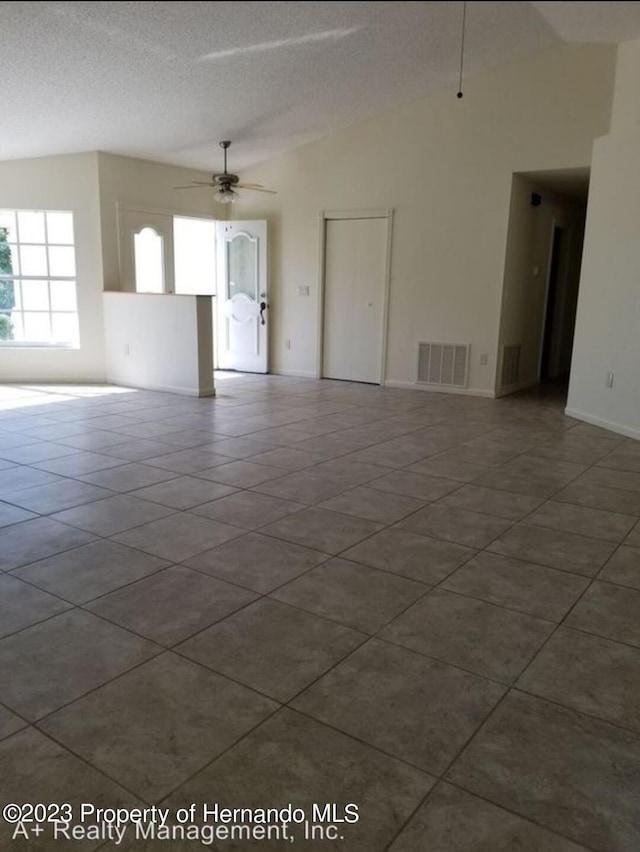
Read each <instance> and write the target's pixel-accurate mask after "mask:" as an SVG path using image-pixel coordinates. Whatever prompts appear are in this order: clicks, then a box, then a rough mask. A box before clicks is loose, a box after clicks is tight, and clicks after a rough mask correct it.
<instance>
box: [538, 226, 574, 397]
mask: <svg viewBox="0 0 640 852" xmlns="http://www.w3.org/2000/svg"><path fill="white" fill-rule="evenodd" d="M556 228H559V229H560V230H561V231H562V242H561V244H560V257H559V258H558V270H557V271H558V275H557V278H556V293H555V298H556V306H557V307H558V313H557V315H556V317H555V321H556V323H557V322H558V321H559V322H560V323H562V321H563V320H564V314H565V302H566V298H567V276H568V274H569V259H570V257H571V253H570V252H571V246H572V242H573V225H572V224H570V225H567V224H566V223H565V221H564V220H563V219H558V218H557V217H556V216H554V217H553V219H552V220H551V229H550V232H549V233H550V239H549V252H548V255H547V275H546V280H545V293H544V305H543V308H542V322H541V326H540V346H539V349H538V370H537V384H540V383H541V381H542V359H543V355H544V343H545V335H546V330H547V311H548V309H549V291H550V287H551V272H552V269H551V262H552V259H553V248H554V244H555V232H556ZM558 291H560V293H561V297H562V298H561V300H560V302H559V303H558ZM551 331H552V332H553V329H552V330H551ZM551 348H552V350H553V340H552V341H551Z"/></svg>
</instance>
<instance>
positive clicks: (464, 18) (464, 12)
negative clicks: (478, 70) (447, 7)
mask: <svg viewBox="0 0 640 852" xmlns="http://www.w3.org/2000/svg"><path fill="white" fill-rule="evenodd" d="M466 28H467V3H466V0H465V2H463V4H462V33H461V38H460V78H459V80H458V94H457V95H456V97H458V98H461V97H462V69H463V68H464V37H465V31H466Z"/></svg>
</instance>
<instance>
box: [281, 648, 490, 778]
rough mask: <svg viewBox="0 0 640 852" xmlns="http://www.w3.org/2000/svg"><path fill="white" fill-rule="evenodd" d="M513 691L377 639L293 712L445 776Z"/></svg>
mask: <svg viewBox="0 0 640 852" xmlns="http://www.w3.org/2000/svg"><path fill="white" fill-rule="evenodd" d="M505 691H506V690H505V687H503V686H501V685H499V684H497V683H492V682H490V681H488V680H486V679H485V678H480V677H476V676H475V675H472V674H467V673H466V672H463V671H460V670H459V669H454V668H452V667H450V666H446V665H443V664H442V663H438V662H435V661H433V660H429V659H427V658H426V657H422V656H420V655H419V654H415V653H413V652H411V651H406V650H405V649H403V648H397V647H394V646H392V645H388V644H386V643H385V642H380V641H378V640H375V639H373V640H371V641H369V642H368V643H367V644H366V645H364V646H363V647H362V648H360V649H358V650H357V651H355V652H354V653H353V654H351V655H350V656H349V657H348V658H347V659H346V660H344V661H343V662H342V663H340V664H339V665H337V666H336V667H335V668H333V669H332V670H331V671H330V672H329V673H328V674H327V675H325V676H324V677H322V678H320V680H319V681H318V682H317V683H315V684H313V686H311V687H309V689H307V690H306V691H305V692H304V693H303V694H302V695H300V696H299V697H298V698H296V699H295V701H294V702H293V705H292V706H293V707H294V708H295V709H298V710H301V711H303V712H304V713H306V714H308V715H310V716H313V717H314V718H316V719H318V721H320V722H325V723H326V724H328V725H331V727H333V728H338V729H339V730H341V731H344V732H345V733H347V734H351V735H352V736H354V737H356V738H357V739H359V740H361V741H364V742H366V743H369V744H370V745H373V746H375V747H376V748H379V749H381V750H382V751H384V752H386V753H387V754H391V755H393V756H394V757H398V758H400V759H402V760H405V761H406V762H407V763H410V764H412V765H414V766H418V767H419V768H421V769H424V770H425V771H427V772H431V773H433V774H440V773H441V772H443V771H444V770H445V769H446V768H447V766H448V765H449V763H451V761H452V760H453V758H454V757H455V756H456V754H457V753H458V752H459V751H460V749H461V748H462V746H463V745H464V744H465V743H466V741H467V740H468V739H469V737H470V736H471V735H472V734H473V732H474V731H475V730H476V728H477V727H478V726H479V725H480V724H481V722H482V721H483V720H484V719H485V718H486V717H487V716H488V715H489V713H490V712H491V710H492V709H493V708H494V707H495V705H496V704H497V703H498V701H499V700H500V699H501V698H502V696H503V695H504V693H505Z"/></svg>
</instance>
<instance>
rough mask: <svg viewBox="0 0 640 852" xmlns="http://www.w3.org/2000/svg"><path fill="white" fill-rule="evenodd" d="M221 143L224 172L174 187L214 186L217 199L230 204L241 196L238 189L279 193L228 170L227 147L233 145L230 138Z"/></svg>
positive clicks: (272, 193)
mask: <svg viewBox="0 0 640 852" xmlns="http://www.w3.org/2000/svg"><path fill="white" fill-rule="evenodd" d="M219 144H220V147H221V148H222V149H223V151H224V171H223V172H221V173H220V174H213V175H211V180H210V181H202V180H194V181H193V183H192V184H189V186H174V187H173V188H174V189H201V188H202V187H203V186H208V187H212V188H213V189H215V191H216V192H215V195H214V198H215V200H216V201H219V202H220V203H221V204H230V203H232V202H234V201H235V200H236V198H240V193H239V192H237V191H236V190H238V189H250V190H252V191H254V192H268V193H270V194H271V195H276V194H277V193H276V192H275V190H273V189H265V188H264V186H262V184H259V183H240V178H239V177H238V175H232V174H231V173H230V172H228V171H227V149H228V148H229V146H230V145H231V142H230V141H229V140H228V139H225V140H224V141H223V142H220V143H219Z"/></svg>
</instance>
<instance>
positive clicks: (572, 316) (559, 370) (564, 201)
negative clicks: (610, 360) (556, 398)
mask: <svg viewBox="0 0 640 852" xmlns="http://www.w3.org/2000/svg"><path fill="white" fill-rule="evenodd" d="M588 190H589V170H588V169H564V170H558V171H550V172H527V173H521V174H514V176H513V184H512V192H511V209H510V216H509V230H508V235H507V251H506V259H505V272H504V287H503V298H502V312H501V318H500V343H499V361H498V367H497V374H496V394H497V395H498V396H504V395H506V394H510V393H515V392H516V391H520V390H523V389H525V388H529V387H533V386H536V385H546V386H548V387H549V389H550V390H553V392H554V393H558V392H566V387H567V386H568V378H569V373H570V369H571V356H572V349H573V335H574V329H575V321H576V309H577V303H578V287H579V283H580V266H581V261H582V246H583V242H584V224H585V217H586V209H587V195H588Z"/></svg>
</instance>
